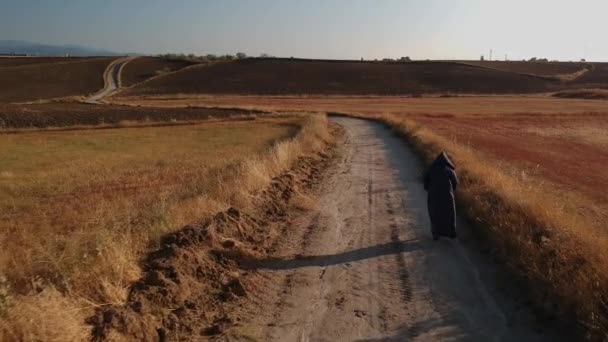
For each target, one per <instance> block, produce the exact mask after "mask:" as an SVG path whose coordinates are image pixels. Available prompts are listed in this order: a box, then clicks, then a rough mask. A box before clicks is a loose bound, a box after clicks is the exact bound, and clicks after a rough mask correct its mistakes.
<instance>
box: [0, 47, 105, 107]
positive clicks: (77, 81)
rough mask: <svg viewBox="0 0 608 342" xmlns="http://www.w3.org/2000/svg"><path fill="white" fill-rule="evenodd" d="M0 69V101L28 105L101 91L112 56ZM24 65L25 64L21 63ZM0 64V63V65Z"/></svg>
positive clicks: (60, 59)
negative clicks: (26, 103) (104, 75)
mask: <svg viewBox="0 0 608 342" xmlns="http://www.w3.org/2000/svg"><path fill="white" fill-rule="evenodd" d="M42 60H44V61H45V63H34V62H38V60H37V59H36V60H35V61H31V60H29V61H31V62H32V63H30V64H27V65H21V66H10V67H8V66H7V67H0V80H2V82H0V102H28V101H37V100H43V99H51V98H56V97H67V96H81V95H86V94H91V93H94V92H96V91H97V90H99V89H101V88H103V86H104V81H103V73H104V71H105V69H106V67H107V66H108V64H110V62H112V60H114V58H113V57H99V58H74V59H72V58H69V59H63V58H57V59H50V58H49V59H47V58H44V59H42ZM24 62H26V61H24ZM0 64H1V62H0Z"/></svg>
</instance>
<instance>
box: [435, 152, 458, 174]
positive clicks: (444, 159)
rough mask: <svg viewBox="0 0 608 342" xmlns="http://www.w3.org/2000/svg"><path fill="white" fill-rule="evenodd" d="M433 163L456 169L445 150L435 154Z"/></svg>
mask: <svg viewBox="0 0 608 342" xmlns="http://www.w3.org/2000/svg"><path fill="white" fill-rule="evenodd" d="M433 164H435V165H438V166H445V167H449V168H450V169H454V170H455V169H456V167H455V166H454V163H452V161H451V160H450V157H448V154H447V153H445V151H441V153H440V154H439V155H438V156H437V158H436V159H435V161H434V162H433Z"/></svg>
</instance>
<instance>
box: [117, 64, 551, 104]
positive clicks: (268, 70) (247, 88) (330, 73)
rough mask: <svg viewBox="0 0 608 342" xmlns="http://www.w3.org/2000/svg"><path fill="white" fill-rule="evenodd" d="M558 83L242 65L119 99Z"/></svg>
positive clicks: (184, 74) (449, 67)
mask: <svg viewBox="0 0 608 342" xmlns="http://www.w3.org/2000/svg"><path fill="white" fill-rule="evenodd" d="M557 86H559V82H556V81H552V80H548V79H543V78H539V77H534V76H528V75H521V74H517V73H513V72H505V71H500V70H494V69H490V68H483V67H478V66H472V65H466V64H463V63H452V62H409V63H384V62H357V61H323V60H300V59H245V60H238V61H232V62H223V63H216V64H212V65H200V66H195V67H191V68H188V69H186V70H181V71H178V72H176V73H172V74H169V75H166V76H163V77H159V78H156V79H153V80H150V81H149V82H145V83H143V84H141V85H139V86H136V87H134V88H131V89H127V90H126V91H124V92H122V93H121V95H123V96H139V95H166V94H241V95H247V94H257V95H304V94H323V95H411V94H422V93H428V94H432V93H478V94H494V93H497V94H498V93H532V92H542V91H547V90H548V89H553V88H555V87H557Z"/></svg>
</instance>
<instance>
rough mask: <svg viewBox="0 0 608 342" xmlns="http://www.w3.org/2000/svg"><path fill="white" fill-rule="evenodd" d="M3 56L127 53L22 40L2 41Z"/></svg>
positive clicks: (108, 54)
mask: <svg viewBox="0 0 608 342" xmlns="http://www.w3.org/2000/svg"><path fill="white" fill-rule="evenodd" d="M0 54H1V55H9V54H15V55H31V56H48V57H55V56H65V55H70V56H82V57H84V56H119V55H127V54H126V53H117V52H114V51H108V50H101V49H94V48H89V47H86V46H80V45H49V44H39V43H32V42H28V41H22V40H0ZM129 55H130V54H129Z"/></svg>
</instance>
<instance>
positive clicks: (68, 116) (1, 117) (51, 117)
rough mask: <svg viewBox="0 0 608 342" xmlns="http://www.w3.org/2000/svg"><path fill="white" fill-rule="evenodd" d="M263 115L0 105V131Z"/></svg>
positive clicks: (69, 105) (193, 109)
mask: <svg viewBox="0 0 608 342" xmlns="http://www.w3.org/2000/svg"><path fill="white" fill-rule="evenodd" d="M264 113H265V112H262V111H257V110H247V109H226V108H202V107H201V108H197V107H188V108H153V107H145V108H143V107H135V106H118V105H104V106H96V105H90V104H84V103H44V104H32V105H0V129H22V128H49V127H55V128H58V127H70V126H103V125H110V126H112V125H120V124H122V123H128V124H136V123H141V124H145V123H177V122H184V121H190V120H193V121H194V120H207V119H212V118H216V119H222V118H228V117H232V116H251V115H262V114H264Z"/></svg>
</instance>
